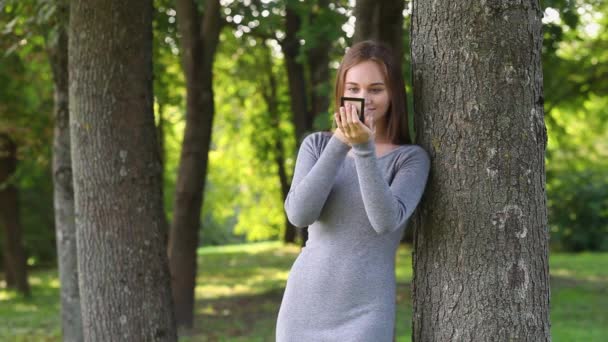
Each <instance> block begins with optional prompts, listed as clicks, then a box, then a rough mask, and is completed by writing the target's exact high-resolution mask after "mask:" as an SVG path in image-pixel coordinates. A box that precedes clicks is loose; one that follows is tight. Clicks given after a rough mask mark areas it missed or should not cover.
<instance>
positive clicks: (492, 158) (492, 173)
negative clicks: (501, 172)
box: [486, 147, 498, 178]
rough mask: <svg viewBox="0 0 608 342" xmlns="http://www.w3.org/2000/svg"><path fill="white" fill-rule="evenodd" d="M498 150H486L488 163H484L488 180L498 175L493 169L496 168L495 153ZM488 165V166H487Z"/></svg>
mask: <svg viewBox="0 0 608 342" xmlns="http://www.w3.org/2000/svg"><path fill="white" fill-rule="evenodd" d="M497 151H498V150H497V149H496V148H495V147H491V148H489V149H488V161H487V162H486V166H487V167H486V173H487V174H488V176H490V178H494V177H496V174H497V173H498V170H497V169H496V168H495V167H496V158H497V156H496V152H497ZM488 164H489V165H488Z"/></svg>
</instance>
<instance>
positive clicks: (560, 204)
mask: <svg viewBox="0 0 608 342" xmlns="http://www.w3.org/2000/svg"><path fill="white" fill-rule="evenodd" d="M545 4H546V5H547V6H549V7H554V8H557V9H560V12H559V15H560V19H561V21H557V22H553V23H547V24H546V25H545V26H544V33H545V36H544V38H545V39H544V46H543V71H544V86H545V89H544V93H545V112H546V116H545V118H546V124H547V131H548V145H547V197H548V209H549V223H550V229H551V242H552V246H553V248H556V249H561V250H570V251H580V250H583V249H589V250H604V251H605V250H608V239H607V238H606V236H607V234H606V233H607V232H608V200H607V198H608V182H607V181H606V174H607V172H608V161H607V160H608V144H607V143H606V141H608V98H607V97H606V95H608V77H606V75H607V74H608V53H606V51H608V50H607V49H606V48H607V47H608V16H607V15H606V14H607V13H608V5H607V4H606V3H601V2H596V1H588V2H587V1H585V2H581V1H579V2H575V1H551V2H545ZM577 5H578V6H577ZM593 13H603V16H600V17H599V20H597V23H596V25H599V28H598V30H597V31H596V32H597V33H595V34H591V35H590V33H589V32H587V31H586V30H587V28H588V27H589V26H590V24H592V22H591V20H593V19H594V18H593V16H594V15H595V14H593Z"/></svg>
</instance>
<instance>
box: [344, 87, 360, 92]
mask: <svg viewBox="0 0 608 342" xmlns="http://www.w3.org/2000/svg"><path fill="white" fill-rule="evenodd" d="M347 90H348V91H350V92H352V93H355V92H357V90H359V88H348V89H347Z"/></svg>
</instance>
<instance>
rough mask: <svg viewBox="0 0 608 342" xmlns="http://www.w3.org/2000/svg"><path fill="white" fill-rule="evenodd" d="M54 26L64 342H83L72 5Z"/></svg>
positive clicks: (61, 6)
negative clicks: (72, 141)
mask: <svg viewBox="0 0 608 342" xmlns="http://www.w3.org/2000/svg"><path fill="white" fill-rule="evenodd" d="M51 6H53V7H54V12H53V13H54V16H53V19H54V22H53V23H49V26H50V30H49V32H50V33H49V34H48V36H47V42H46V45H47V51H48V55H49V62H50V65H51V69H52V71H53V82H54V89H55V94H54V106H55V107H54V111H53V112H54V118H55V120H54V122H55V129H54V139H53V185H54V186H53V189H54V200H53V203H54V207H55V232H56V240H57V266H58V269H59V279H60V284H61V323H62V331H63V340H64V341H82V340H83V339H84V336H83V332H82V316H81V310H80V293H79V290H78V261H77V252H76V227H75V222H74V186H73V179H72V158H71V156H70V153H71V152H70V126H69V123H70V118H69V84H68V79H69V74H68V33H67V30H68V24H69V22H68V20H69V11H70V6H69V3H68V1H65V0H58V1H57V2H56V3H54V4H51Z"/></svg>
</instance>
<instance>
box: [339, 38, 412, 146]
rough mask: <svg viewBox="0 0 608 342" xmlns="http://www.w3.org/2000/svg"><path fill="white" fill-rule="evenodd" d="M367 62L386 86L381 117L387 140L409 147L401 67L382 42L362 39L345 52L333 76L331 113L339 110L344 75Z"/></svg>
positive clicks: (409, 140)
mask: <svg viewBox="0 0 608 342" xmlns="http://www.w3.org/2000/svg"><path fill="white" fill-rule="evenodd" d="M369 60H371V61H373V62H375V63H377V64H378V65H379V66H380V69H381V70H382V71H383V73H384V80H385V82H386V83H387V88H388V93H389V97H390V100H391V101H390V105H389V107H388V111H387V113H386V115H385V118H386V120H387V123H386V131H387V138H388V140H389V141H390V142H391V143H393V144H396V145H403V144H411V141H412V140H411V138H410V131H409V125H408V112H407V99H406V93H405V81H404V80H403V75H402V74H401V67H400V65H399V63H397V61H395V58H394V55H393V52H392V50H391V48H390V47H388V46H387V45H385V44H383V43H379V42H376V41H372V40H365V41H362V42H359V43H357V44H355V45H353V46H351V47H350V48H349V49H348V51H347V52H346V54H345V55H344V57H343V58H342V62H341V63H340V67H339V68H338V72H337V73H336V85H335V91H336V92H335V99H334V100H335V102H334V106H335V108H336V110H335V111H337V108H340V97H341V96H343V94H344V81H345V78H346V72H347V71H348V69H350V68H352V67H353V66H355V65H357V64H359V63H361V62H365V61H369Z"/></svg>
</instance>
